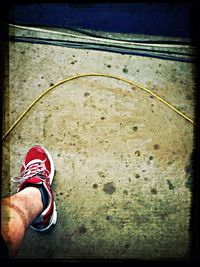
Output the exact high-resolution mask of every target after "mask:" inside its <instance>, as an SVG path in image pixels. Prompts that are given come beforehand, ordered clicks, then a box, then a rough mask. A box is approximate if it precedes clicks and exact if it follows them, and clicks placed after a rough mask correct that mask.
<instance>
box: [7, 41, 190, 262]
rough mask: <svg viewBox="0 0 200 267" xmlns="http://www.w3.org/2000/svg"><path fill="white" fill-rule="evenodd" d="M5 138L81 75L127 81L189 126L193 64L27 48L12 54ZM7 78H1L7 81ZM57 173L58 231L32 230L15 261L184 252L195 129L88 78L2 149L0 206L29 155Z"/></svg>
mask: <svg viewBox="0 0 200 267" xmlns="http://www.w3.org/2000/svg"><path fill="white" fill-rule="evenodd" d="M8 70H9V72H8V73H7V83H9V86H8V87H7V89H6V94H5V99H4V104H5V121H4V127H5V128H6V129H7V128H8V126H9V125H11V124H12V123H13V122H14V121H15V120H16V119H17V118H18V116H19V115H20V114H21V113H22V112H23V111H24V110H25V108H26V107H27V106H28V105H29V104H30V103H31V102H32V101H33V100H34V99H35V98H36V97H37V96H38V95H39V94H40V93H41V92H43V91H45V90H46V89H47V88H48V87H49V86H50V85H52V83H56V82H57V81H59V80H61V79H63V78H65V77H68V76H71V75H76V74H78V73H89V72H95V73H108V74H113V75H118V76H121V77H125V78H128V79H130V80H132V81H135V82H137V83H140V84H142V85H144V86H146V87H147V88H149V89H151V90H153V91H154V92H156V93H158V94H159V95H160V96H161V97H163V98H164V99H166V100H168V101H169V102H170V103H171V104H173V105H174V106H176V107H177V108H178V109H180V110H181V111H182V112H184V113H186V114H187V115H188V116H190V117H191V118H193V117H194V102H195V101H194V90H195V83H194V74H195V66H194V65H193V64H192V63H182V62H175V61H167V60H161V59H153V58H146V57H139V56H130V55H121V54H115V53H109V52H100V51H92V50H78V49H71V48H64V47H58V46H57V47H55V46H50V45H38V44H28V43H14V42H10V44H9V69H8ZM8 70H7V71H8ZM35 144H41V145H43V146H44V147H46V148H47V149H48V150H49V152H50V153H51V155H52V157H53V159H54V161H55V166H56V170H57V172H56V175H55V178H54V184H53V190H54V194H55V200H56V204H57V209H58V221H57V224H56V226H55V227H54V229H52V230H51V231H50V232H48V233H43V234H38V233H36V232H34V231H33V230H31V229H29V230H28V231H27V235H26V237H25V240H24V243H23V246H22V248H21V250H20V252H19V254H18V256H17V258H22V259H24V258H49V259H50V258H62V259H83V258H86V259H118V258H120V259H130V258H131V259H145V260H147V259H173V258H185V257H187V256H188V252H189V244H190V231H189V221H190V211H191V188H190V183H189V182H190V178H191V177H190V173H189V172H188V169H189V167H188V166H190V156H191V153H192V151H193V146H194V126H193V125H192V124H191V123H189V122H188V121H186V120H185V119H184V118H182V117H180V116H179V115H178V114H176V113H175V112H174V111H173V110H171V109H169V108H168V107H167V106H165V105H164V104H163V103H161V102H159V101H158V100H156V99H155V98H151V96H150V95H149V94H148V93H146V92H144V91H142V90H139V89H134V90H132V88H131V86H130V85H127V84H125V83H123V82H120V81H116V80H114V79H110V78H102V77H88V78H81V79H78V80H74V81H70V82H68V83H65V84H63V85H61V86H59V87H58V88H57V89H55V90H54V91H52V92H51V93H50V94H49V95H47V96H45V97H44V98H43V99H42V100H41V101H40V102H39V103H37V104H36V105H35V106H34V107H33V109H32V110H31V111H30V112H29V113H28V115H27V116H26V117H25V118H24V119H23V120H22V121H21V122H20V123H19V125H18V126H17V127H16V128H15V129H14V130H13V132H12V133H11V134H10V136H9V137H8V138H6V139H5V141H4V143H3V166H2V167H3V168H2V172H3V181H2V186H3V196H6V195H9V194H12V193H14V192H16V184H13V183H10V182H9V181H10V177H11V176H15V175H18V174H19V170H20V167H21V162H22V160H23V158H24V155H25V154H26V152H27V150H28V149H29V147H30V146H32V145H35Z"/></svg>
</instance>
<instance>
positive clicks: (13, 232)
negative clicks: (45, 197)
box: [1, 187, 43, 256]
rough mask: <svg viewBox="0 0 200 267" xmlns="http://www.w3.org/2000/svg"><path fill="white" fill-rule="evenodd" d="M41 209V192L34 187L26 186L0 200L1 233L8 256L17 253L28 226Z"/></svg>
mask: <svg viewBox="0 0 200 267" xmlns="http://www.w3.org/2000/svg"><path fill="white" fill-rule="evenodd" d="M42 210H43V203H42V198H41V193H40V191H39V189H38V188H36V187H27V188H25V189H23V190H22V191H20V192H19V193H16V194H15V195H12V196H10V197H6V198H4V199H2V200H1V235H2V237H3V238H4V240H5V242H6V244H7V247H8V250H9V254H10V256H15V255H16V254H17V252H18V251H19V248H20V246H21V244H22V242H23V239H24V236H25V233H26V230H27V228H28V226H29V225H30V224H31V223H32V222H33V220H34V219H35V218H36V217H37V215H39V214H40V213H41V212H42Z"/></svg>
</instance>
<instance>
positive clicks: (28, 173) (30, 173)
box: [11, 160, 49, 184]
mask: <svg viewBox="0 0 200 267" xmlns="http://www.w3.org/2000/svg"><path fill="white" fill-rule="evenodd" d="M44 162H45V160H44V161H41V162H36V163H33V164H30V165H29V166H28V167H27V168H25V169H24V171H23V172H22V174H21V175H20V176H16V177H12V178H11V180H12V181H13V182H15V183H20V184H21V183H23V182H24V181H26V180H27V179H29V178H31V177H34V176H38V177H40V178H43V177H44V175H43V174H44V172H47V174H49V171H48V170H47V169H46V167H45V164H44Z"/></svg>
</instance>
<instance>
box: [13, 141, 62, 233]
mask: <svg viewBox="0 0 200 267" xmlns="http://www.w3.org/2000/svg"><path fill="white" fill-rule="evenodd" d="M54 171H55V168H54V163H53V159H52V157H51V155H50V154H49V152H48V151H47V150H46V149H45V148H44V147H42V146H38V145H36V146H33V147H31V148H30V149H29V151H28V152H27V154H26V156H25V158H24V161H23V164H22V167H21V173H20V176H19V177H14V178H12V180H13V181H14V182H19V183H20V185H19V187H18V190H17V191H18V192H19V191H21V190H23V189H24V188H26V187H28V186H35V187H37V188H38V189H39V190H40V192H41V195H42V201H43V205H44V210H43V211H42V213H41V214H40V215H38V217H37V218H36V219H35V220H34V222H33V223H32V224H31V228H32V229H33V230H35V231H39V232H43V231H46V230H48V229H50V227H51V226H53V225H55V224H56V221H57V210H56V205H55V202H54V197H53V192H52V189H51V183H52V181H53V177H54Z"/></svg>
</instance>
